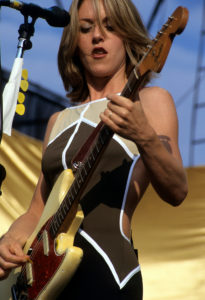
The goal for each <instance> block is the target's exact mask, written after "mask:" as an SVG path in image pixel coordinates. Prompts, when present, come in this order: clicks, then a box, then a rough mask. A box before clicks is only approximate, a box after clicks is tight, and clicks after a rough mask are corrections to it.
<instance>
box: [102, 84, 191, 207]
mask: <svg viewBox="0 0 205 300" xmlns="http://www.w3.org/2000/svg"><path fill="white" fill-rule="evenodd" d="M139 96H140V101H136V102H135V103H133V102H132V101H130V100H129V99H127V98H124V97H120V96H118V95H109V97H108V98H109V99H110V100H111V101H110V102H109V104H108V108H107V109H106V110H105V112H104V113H102V114H101V119H102V120H103V121H104V122H105V123H106V124H107V125H108V126H110V127H111V128H112V130H113V131H114V132H116V133H118V134H119V135H121V136H123V137H126V138H128V139H130V140H132V141H134V142H135V143H136V144H137V146H138V148H139V151H140V154H141V160H142V162H143V164H141V168H142V169H143V172H142V174H143V175H142V174H141V175H142V176H143V177H144V179H145V180H144V183H143V182H140V183H139V195H140V194H141V192H140V190H141V191H143V190H144V189H145V188H146V186H147V178H149V180H150V181H151V183H152V185H153V187H154V188H155V190H156V191H157V193H158V194H159V196H160V197H161V198H162V199H163V200H164V201H166V202H168V203H170V204H172V205H179V204H180V203H181V202H182V201H183V200H184V198H185V196H186V194H187V179H186V175H185V171H184V168H183V165H182V160H181V156H180V152H179V148H178V120H177V114H176V110H175V106H174V102H173V99H172V97H171V95H170V94H169V93H168V92H167V91H165V90H163V89H160V88H157V87H153V88H146V89H144V90H142V91H141V92H140V95H139ZM110 113H112V114H111V115H110ZM145 171H146V173H145ZM139 176H140V175H139V172H138V178H139ZM138 181H139V180H138Z"/></svg>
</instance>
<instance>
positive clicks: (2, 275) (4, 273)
mask: <svg viewBox="0 0 205 300" xmlns="http://www.w3.org/2000/svg"><path fill="white" fill-rule="evenodd" d="M10 272H11V270H9V271H5V270H3V269H1V268H0V280H4V279H6V278H7V277H8V276H9V274H10Z"/></svg>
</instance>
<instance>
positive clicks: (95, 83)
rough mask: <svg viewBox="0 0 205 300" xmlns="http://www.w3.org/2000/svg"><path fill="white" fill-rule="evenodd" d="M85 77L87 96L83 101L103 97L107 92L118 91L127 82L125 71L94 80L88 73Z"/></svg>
mask: <svg viewBox="0 0 205 300" xmlns="http://www.w3.org/2000/svg"><path fill="white" fill-rule="evenodd" d="M86 78H87V85H88V89H89V97H88V99H86V101H85V102H88V101H93V100H97V99H101V98H105V97H107V95H108V94H117V93H120V92H121V91H122V90H123V88H124V86H125V84H126V82H127V78H126V75H125V73H124V74H123V75H122V74H115V76H113V77H98V78H95V79H94V80H93V78H90V76H89V75H87V76H86Z"/></svg>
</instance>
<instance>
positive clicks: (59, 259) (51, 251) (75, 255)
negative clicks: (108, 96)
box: [11, 7, 188, 300]
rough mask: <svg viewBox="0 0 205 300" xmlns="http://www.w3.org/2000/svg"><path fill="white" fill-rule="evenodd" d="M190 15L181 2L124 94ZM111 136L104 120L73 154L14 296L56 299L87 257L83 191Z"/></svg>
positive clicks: (157, 63)
mask: <svg viewBox="0 0 205 300" xmlns="http://www.w3.org/2000/svg"><path fill="white" fill-rule="evenodd" d="M187 20H188V10H187V9H186V8H184V7H178V8H177V9H176V10H175V11H174V13H173V14H172V16H171V17H169V18H168V20H167V22H166V23H165V24H164V25H163V27H162V29H161V30H160V31H159V32H158V34H157V35H156V38H155V39H154V40H153V42H152V45H150V46H149V47H147V49H146V51H145V53H144V56H143V57H142V59H141V61H140V62H139V63H138V64H137V66H135V67H134V68H133V70H132V72H131V74H130V76H129V78H128V81H127V84H126V86H125V87H124V89H123V91H122V93H121V95H122V96H124V97H128V98H130V99H132V100H133V101H134V100H135V96H136V93H137V92H138V90H139V88H140V86H141V85H142V84H143V78H144V76H145V74H147V72H157V73H159V72H160V71H161V69H162V67H163V65H164V63H165V61H166V58H167V56H168V53H169V50H170V48H171V45H172V42H173V39H174V37H175V36H176V35H177V34H180V33H181V32H182V31H183V30H184V28H185V26H186V24H187ZM112 136H113V132H112V130H111V129H110V128H109V127H108V126H106V125H105V124H103V122H100V123H99V124H98V126H97V127H96V128H95V129H94V131H93V132H92V134H91V136H90V137H89V138H88V140H87V141H86V143H85V144H84V145H83V147H82V148H81V149H80V151H79V152H78V153H77V155H76V156H75V157H74V159H73V161H72V165H73V168H72V169H67V170H65V171H63V172H62V174H61V175H60V176H59V178H58V180H57V182H56V183H55V185H54V187H53V189H52V192H51V194H50V196H49V198H48V200H47V203H46V206H45V209H44V212H43V214H42V216H41V218H40V221H39V223H38V225H37V227H36V229H35V230H34V232H33V234H32V235H31V237H30V238H29V240H28V241H27V243H26V245H25V247H24V251H25V253H27V254H28V255H29V257H30V259H29V261H28V262H27V263H25V264H24V265H23V266H22V268H21V270H20V273H19V274H18V275H17V280H16V282H15V284H14V285H13V286H12V288H11V291H12V299H13V300H34V299H35V300H50V299H56V298H57V296H58V295H59V293H60V292H61V291H62V289H63V288H64V287H65V286H66V285H67V284H68V282H69V280H70V278H71V277H72V276H73V274H74V272H75V271H76V269H77V267H78V265H79V263H80V262H81V260H82V257H83V251H82V249H80V248H77V247H75V246H74V245H73V241H74V237H75V234H76V232H77V230H78V228H79V226H80V224H81V222H82V220H83V212H82V210H81V208H80V205H79V201H80V197H81V196H82V193H83V191H84V190H85V187H86V185H87V182H88V180H89V179H90V177H91V175H92V173H93V171H94V169H95V167H96V165H97V164H98V162H99V160H100V158H101V156H102V154H103V152H104V150H105V149H106V147H107V145H108V144H109V141H110V140H111V138H112Z"/></svg>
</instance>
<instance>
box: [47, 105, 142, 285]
mask: <svg viewBox="0 0 205 300" xmlns="http://www.w3.org/2000/svg"><path fill="white" fill-rule="evenodd" d="M107 102H108V100H107V99H99V100H95V101H91V102H88V103H86V104H81V105H77V106H73V107H69V108H66V109H65V110H63V111H62V112H60V113H59V116H58V118H57V120H56V122H55V124H54V127H53V129H52V131H51V134H50V138H49V143H48V145H47V148H46V151H45V153H44V156H43V160H42V170H43V173H44V177H45V180H46V183H47V185H48V186H49V187H50V189H51V188H52V186H53V184H54V183H55V181H56V179H57V177H58V176H59V175H60V173H61V172H62V171H63V170H64V169H67V168H71V160H72V158H73V157H74V156H75V155H76V153H77V151H78V150H79V149H80V147H81V146H82V145H83V144H84V142H85V141H86V140H87V137H88V136H89V135H90V134H91V133H92V131H93V130H94V128H95V127H96V126H97V124H98V123H99V122H100V119H99V114H100V113H101V112H102V111H104V109H105V108H106V106H107ZM138 158H139V152H138V149H137V146H136V145H135V143H134V142H132V141H129V140H126V139H123V138H121V137H119V136H118V135H116V134H114V136H113V138H112V139H111V141H110V143H109V145H108V147H107V148H106V150H105V152H104V153H103V156H102V157H101V159H100V162H99V163H98V165H97V167H96V169H95V171H94V173H93V175H92V177H91V179H90V180H89V182H88V184H87V186H86V189H85V191H84V193H83V195H82V197H81V200H80V204H81V207H82V210H83V212H84V216H85V218H84V221H83V224H82V226H81V228H80V229H79V234H80V235H81V236H82V237H83V238H84V239H86V240H87V241H88V242H89V243H90V244H91V245H92V246H93V247H94V248H95V250H96V251H97V252H98V253H99V254H100V255H101V256H102V257H103V259H104V260H105V262H106V263H107V265H108V267H109V268H110V271H111V272H112V274H113V276H114V278H115V280H116V282H117V284H118V285H119V287H120V288H123V287H124V286H125V285H126V283H127V282H128V281H129V279H130V278H131V277H132V276H133V275H134V274H136V273H137V272H138V271H139V270H140V266H139V264H138V259H137V256H136V254H135V251H134V249H133V247H132V243H131V241H130V240H129V239H128V238H127V236H126V235H125V234H124V232H123V227H122V219H123V212H124V208H125V205H126V201H127V193H128V188H129V184H130V180H131V176H132V171H133V168H134V165H135V163H136V161H137V160H138Z"/></svg>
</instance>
